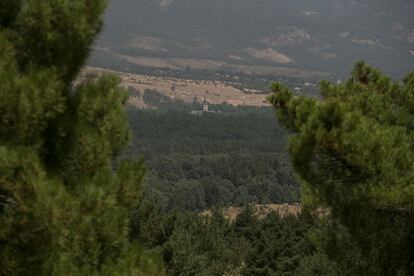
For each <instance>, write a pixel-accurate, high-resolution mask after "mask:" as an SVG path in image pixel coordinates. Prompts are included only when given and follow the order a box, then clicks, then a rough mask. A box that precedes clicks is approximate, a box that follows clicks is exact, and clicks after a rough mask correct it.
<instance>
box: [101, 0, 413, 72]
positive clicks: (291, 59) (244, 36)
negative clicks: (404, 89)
mask: <svg viewBox="0 0 414 276" xmlns="http://www.w3.org/2000/svg"><path fill="white" fill-rule="evenodd" d="M412 14H414V3H412V2H411V1H407V0H396V1H388V0H375V1H374V0H359V1H348V0H313V1H309V0H255V1H252V0H117V1H112V3H111V5H110V8H109V11H108V13H107V16H106V25H105V29H104V33H103V34H102V36H101V39H100V42H99V43H98V47H97V50H96V56H99V54H100V55H101V56H103V55H104V56H105V57H106V58H108V57H111V58H113V59H114V60H117V61H118V62H121V61H122V62H125V63H128V62H130V63H131V61H132V59H131V57H133V58H138V59H135V60H133V61H132V62H133V63H137V64H140V65H149V66H155V67H176V68H178V69H184V68H185V67H197V66H198V67H201V68H204V67H205V66H206V65H203V64H205V63H206V61H208V65H209V66H210V67H208V69H215V68H225V67H232V66H234V65H245V66H251V65H262V66H269V67H287V68H296V69H306V70H315V71H325V72H334V73H337V74H340V75H342V74H343V73H345V72H348V71H349V69H350V68H351V64H352V63H354V62H355V61H356V60H359V59H364V60H366V61H367V62H369V63H371V64H373V65H375V66H378V67H380V68H382V69H383V70H384V71H386V72H387V73H389V74H392V75H393V76H396V77H401V76H402V75H403V74H404V73H406V72H407V71H409V70H412V69H413V64H414V19H413V17H412ZM143 58H145V59H143ZM154 58H156V59H157V60H154ZM159 59H162V60H167V61H168V62H167V64H164V63H162V62H160V61H159ZM189 59H191V60H189ZM214 62H216V63H214ZM171 63H172V64H173V65H171ZM200 64H201V65H200Z"/></svg>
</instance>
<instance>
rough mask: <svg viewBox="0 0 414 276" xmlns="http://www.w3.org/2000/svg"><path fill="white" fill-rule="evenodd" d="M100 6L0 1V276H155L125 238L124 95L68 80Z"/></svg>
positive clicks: (136, 185) (94, 30)
mask: <svg viewBox="0 0 414 276" xmlns="http://www.w3.org/2000/svg"><path fill="white" fill-rule="evenodd" d="M105 7H106V1H105V0H91V1H84V0H26V1H18V0H1V1H0V275H152V274H156V275H160V274H162V270H160V269H159V263H158V261H157V259H156V258H153V257H151V256H149V255H148V254H147V253H145V252H144V250H143V249H142V248H140V247H139V246H138V245H136V244H132V243H131V242H130V240H129V213H130V210H131V208H133V207H134V206H135V204H136V203H137V200H138V197H139V195H140V193H141V190H142V180H143V176H144V168H143V165H142V164H141V163H134V162H131V161H123V162H122V163H121V164H120V165H119V166H118V168H117V170H116V171H114V169H113V158H114V157H115V156H116V155H117V154H118V153H119V152H120V150H121V149H122V148H123V147H124V146H125V145H126V143H127V142H128V139H129V130H128V125H127V120H126V115H125V110H124V106H123V105H124V103H125V101H126V99H127V92H126V91H123V90H121V89H120V88H119V87H118V84H119V81H118V79H117V78H116V77H113V76H104V77H101V78H99V79H97V80H90V81H85V82H83V83H81V84H78V85H75V84H74V83H75V80H76V78H77V76H78V74H79V72H80V70H81V68H82V66H83V65H84V63H85V60H86V58H87V57H88V54H89V52H90V48H91V45H92V43H93V41H94V39H95V37H96V35H97V34H98V33H99V30H100V29H101V26H102V14H103V12H104V10H105Z"/></svg>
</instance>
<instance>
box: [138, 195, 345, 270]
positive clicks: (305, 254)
mask: <svg viewBox="0 0 414 276" xmlns="http://www.w3.org/2000/svg"><path fill="white" fill-rule="evenodd" d="M221 211H222V210H214V211H213V212H212V214H211V216H201V215H200V214H197V213H184V212H172V213H162V212H160V210H159V209H158V208H157V207H156V206H155V205H154V204H152V203H148V202H143V203H142V204H141V205H140V207H139V208H138V209H137V210H136V212H134V216H133V219H132V222H133V230H134V231H133V234H132V236H133V238H135V239H137V240H139V241H140V242H141V243H143V244H145V245H146V246H148V247H151V248H154V250H155V251H157V252H159V253H160V254H161V255H162V256H163V259H164V263H165V265H166V268H167V274H168V275H206V276H207V275H246V276H247V275H249V276H250V275H339V274H338V273H336V274H335V272H337V270H336V268H335V267H334V266H333V264H332V263H331V262H330V261H328V260H327V259H326V257H325V256H323V255H313V254H314V253H315V248H314V246H313V245H312V243H311V241H310V240H309V239H308V233H309V231H310V229H311V227H312V224H311V223H310V221H309V220H308V219H306V218H305V217H303V216H299V217H293V216H292V217H285V218H281V217H279V216H278V215H277V214H275V213H270V214H269V215H267V217H265V218H263V219H259V218H258V217H256V216H255V214H254V212H253V209H252V207H250V206H248V207H246V208H245V209H244V210H243V211H242V212H241V213H240V214H239V215H238V216H237V218H236V220H235V221H234V222H230V221H228V220H227V219H225V218H224V217H223V215H222V212H221ZM319 260H321V262H320V263H319V262H318V261H319ZM302 272H303V273H302ZM317 272H319V274H318V273H317Z"/></svg>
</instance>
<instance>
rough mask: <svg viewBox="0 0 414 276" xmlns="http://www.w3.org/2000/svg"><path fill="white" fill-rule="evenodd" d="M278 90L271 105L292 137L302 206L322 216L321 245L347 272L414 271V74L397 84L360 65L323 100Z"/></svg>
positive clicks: (327, 89)
mask: <svg viewBox="0 0 414 276" xmlns="http://www.w3.org/2000/svg"><path fill="white" fill-rule="evenodd" d="M273 91H274V92H275V93H274V94H273V95H272V96H271V97H269V100H270V102H271V103H272V104H273V105H274V106H275V108H276V109H277V114H278V117H279V119H280V121H281V122H282V123H283V124H284V125H285V126H286V127H287V128H288V129H290V130H291V131H292V132H293V133H294V134H295V135H293V136H292V138H291V140H290V153H291V155H292V159H293V164H294V167H295V169H296V171H297V172H298V174H299V175H300V177H301V178H302V180H303V181H304V186H303V188H302V189H303V201H304V204H305V207H307V208H309V210H311V211H314V212H316V213H318V210H319V211H320V210H324V213H325V214H324V215H320V216H319V217H320V220H321V227H322V228H321V229H320V230H318V231H315V233H314V234H313V239H314V240H315V242H316V243H317V244H318V246H319V247H320V248H322V249H323V250H324V251H325V252H326V253H327V254H328V255H329V256H330V257H331V258H333V259H335V260H336V261H337V262H338V263H339V264H340V265H341V267H342V270H343V271H344V272H347V274H351V275H409V274H410V273H412V272H413V271H414V251H413V248H414V182H413V179H414V73H411V74H409V75H408V76H407V77H405V78H404V80H403V82H401V83H400V82H394V81H392V80H391V79H390V78H388V77H386V76H384V75H383V74H382V73H380V72H379V71H378V70H376V69H373V68H372V67H369V66H367V65H366V64H364V63H363V62H359V63H357V64H356V66H355V68H354V70H353V72H352V77H351V78H350V79H349V80H348V81H347V82H346V83H344V84H340V85H333V84H331V83H329V82H322V83H321V92H322V96H323V98H324V99H323V100H316V99H311V98H307V97H295V96H294V95H293V93H292V92H290V91H289V90H288V89H287V88H285V87H284V86H282V85H280V84H273ZM319 208H323V209H319ZM319 214H320V212H319Z"/></svg>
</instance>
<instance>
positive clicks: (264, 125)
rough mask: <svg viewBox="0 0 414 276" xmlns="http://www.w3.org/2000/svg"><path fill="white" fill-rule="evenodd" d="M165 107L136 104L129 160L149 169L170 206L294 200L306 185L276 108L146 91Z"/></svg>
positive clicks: (155, 190)
mask: <svg viewBox="0 0 414 276" xmlns="http://www.w3.org/2000/svg"><path fill="white" fill-rule="evenodd" d="M144 100H145V101H146V103H147V104H149V105H151V106H153V107H157V109H144V110H143V109H137V108H135V107H133V106H130V107H129V108H128V117H129V121H130V125H131V127H132V132H133V136H134V143H133V145H132V147H130V149H129V150H128V151H127V152H126V153H125V154H126V155H128V156H129V157H135V158H137V157H139V156H143V157H144V160H145V164H146V166H147V167H148V168H149V172H148V178H147V193H148V195H149V196H150V197H151V198H153V199H156V200H157V201H158V202H159V204H160V205H161V206H162V208H163V209H166V210H171V209H174V208H180V209H187V210H202V209H206V208H211V207H212V206H228V205H243V204H246V203H293V202H298V201H299V187H298V184H297V182H296V181H295V179H294V177H293V172H292V170H291V168H290V165H289V160H288V156H287V152H286V141H287V133H286V132H285V131H284V130H283V129H282V128H281V127H279V126H278V125H277V123H275V113H274V111H273V110H272V109H271V108H270V107H268V108H265V107H263V108H257V107H242V106H241V107H233V106H230V105H210V106H209V109H210V111H214V112H215V113H214V112H208V113H207V112H206V113H203V114H202V115H201V116H198V115H193V114H191V111H193V110H201V108H202V107H201V105H200V104H198V103H196V102H195V103H194V104H193V105H188V104H185V103H183V102H181V101H174V100H171V99H169V98H168V97H165V96H162V95H160V94H158V93H157V92H156V91H149V90H147V91H145V95H144Z"/></svg>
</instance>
